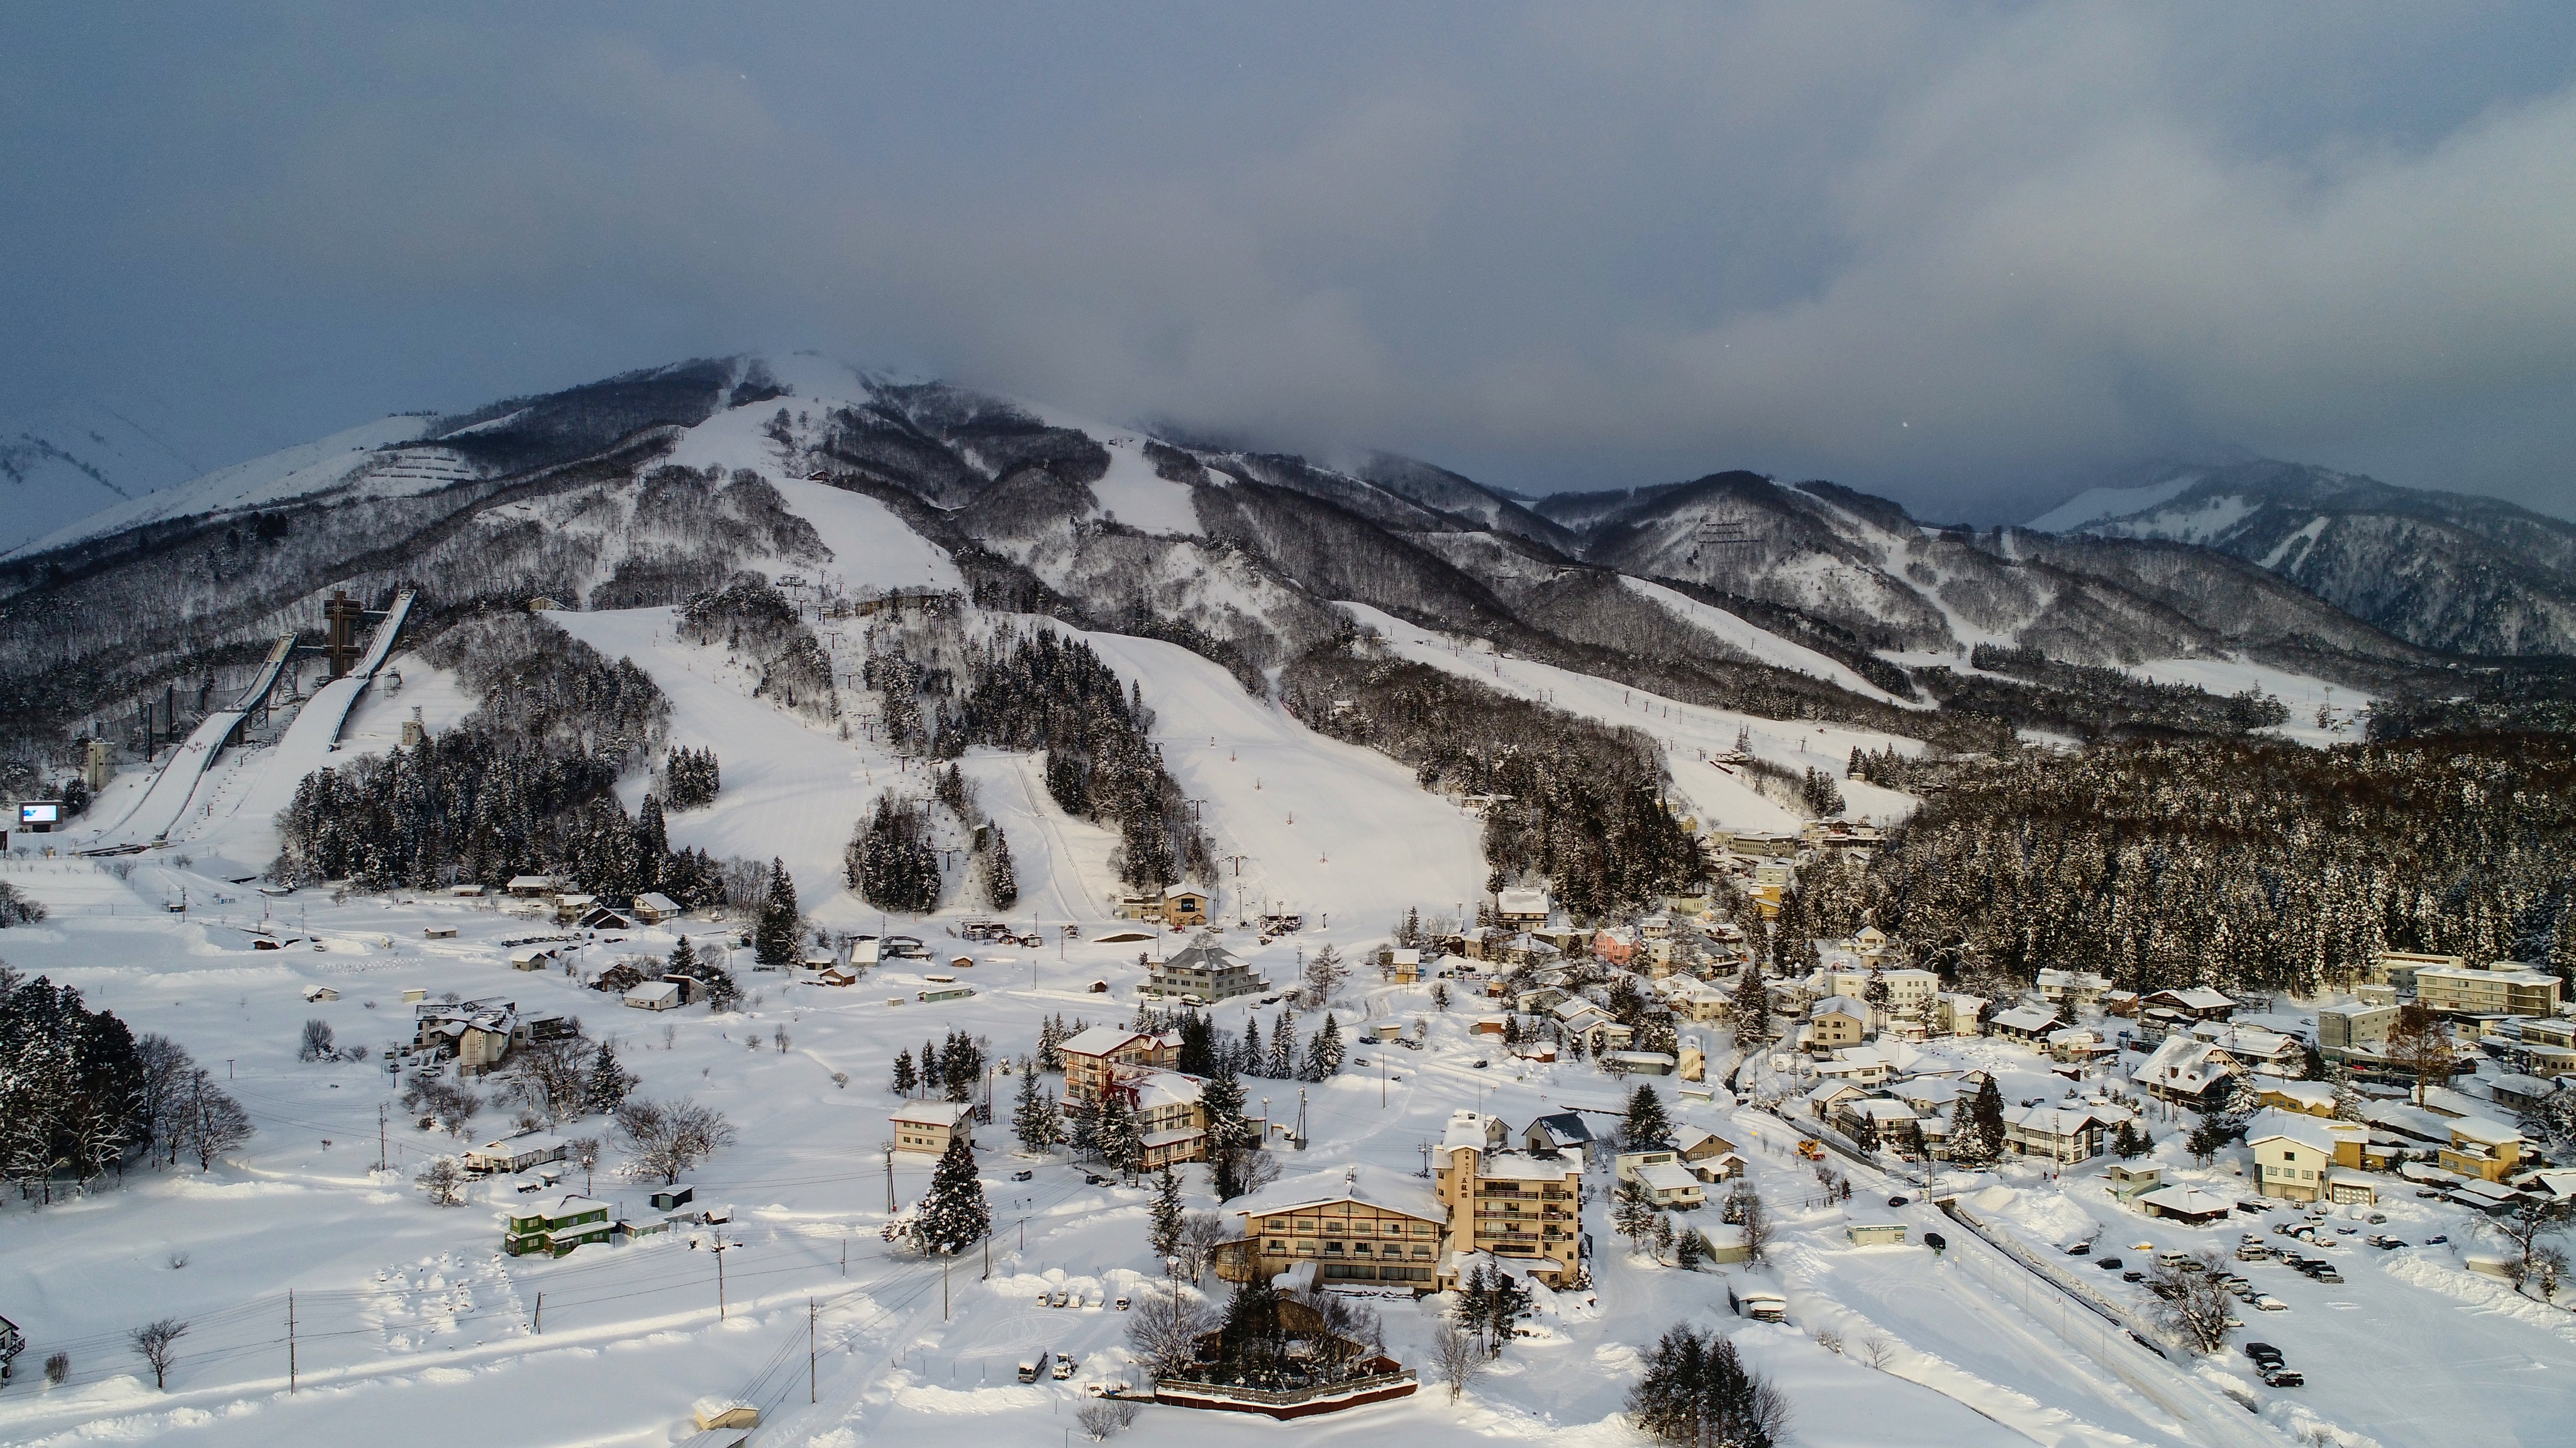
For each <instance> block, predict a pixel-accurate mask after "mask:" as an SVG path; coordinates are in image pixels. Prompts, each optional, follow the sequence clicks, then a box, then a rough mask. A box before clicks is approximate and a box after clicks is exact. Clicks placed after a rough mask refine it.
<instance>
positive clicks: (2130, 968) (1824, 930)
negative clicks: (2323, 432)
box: [1778, 734, 2576, 996]
mask: <svg viewBox="0 0 2576 1448" xmlns="http://www.w3.org/2000/svg"><path fill="white" fill-rule="evenodd" d="M1871 767H1872V769H1873V771H1876V770H1878V769H1879V768H1881V767H1882V765H1881V764H1880V763H1879V762H1878V761H1877V760H1875V759H1873V760H1872V763H1871ZM1891 772H1893V773H1896V774H1897V776H1898V777H1899V778H1902V777H1903V774H1904V772H1903V770H1901V769H1899V770H1893V771H1891ZM1926 772H1929V770H1928V767H1927V769H1926ZM1939 773H1940V775H1941V776H1942V778H1941V783H1940V787H1939V789H1938V791H1937V792H1936V793H1934V794H1933V795H1932V796H1931V798H1930V800H1929V802H1928V803H1927V804H1926V805H1925V806H1924V807H1923V808H1922V809H1921V810H1920V811H1918V812H1917V813H1916V814H1915V815H1914V817H1913V818H1912V819H1910V820H1909V821H1907V822H1906V823H1905V824H1904V825H1903V826H1902V827H1900V828H1898V829H1896V830H1894V831H1891V832H1890V834H1889V836H1888V838H1887V840H1886V841H1885V843H1884V845H1883V847H1882V848H1881V849H1880V850H1879V851H1878V852H1877V853H1876V855H1875V857H1874V858H1873V859H1872V860H1871V861H1870V862H1869V864H1868V866H1867V867H1866V868H1865V869H1854V868H1825V867H1818V868H1815V869H1810V870H1807V871H1804V872H1801V878H1800V880H1799V882H1798V885H1797V888H1796V889H1794V890H1793V891H1791V892H1790V893H1789V896H1788V898H1787V899H1785V900H1784V901H1783V905H1782V913H1781V917H1780V920H1779V922H1778V923H1779V926H1780V934H1781V936H1782V937H1784V938H1785V937H1787V936H1790V935H1808V934H1812V935H1824V936H1837V935H1844V934H1848V933H1850V932H1851V931H1852V930H1854V929H1856V928H1858V926H1859V925H1861V924H1862V923H1864V922H1867V921H1874V922H1875V923H1876V924H1878V925H1879V926H1880V927H1881V928H1883V929H1886V930H1888V931H1889V932H1890V933H1891V934H1895V935H1899V936H1901V937H1902V938H1904V939H1905V940H1906V941H1907V942H1908V943H1909V944H1910V945H1911V946H1912V947H1913V948H1914V949H1915V950H1916V951H1917V952H1918V953H1920V954H1922V955H1923V956H1924V957H1925V958H1926V963H1927V964H1930V965H1932V966H1933V967H1934V968H1935V969H1939V970H1942V971H1943V972H1945V973H1948V974H1956V973H1958V972H1959V971H1960V970H1962V969H1993V970H1999V971H2002V972H2004V973H2007V974H2009V975H2011V976H2014V977H2016V978H2019V979H2024V980H2026V979H2028V978H2030V976H2031V975H2032V974H2033V973H2034V972H2036V971H2037V970H2039V969H2041V968H2042V967H2046V966H2077V967H2084V968H2089V969H2094V970H2099V971H2101V972H2103V973H2104V974H2106V975H2108V976H2110V977H2111V978H2112V980H2113V981H2114V983H2115V984H2117V985H2118V986H2120V987H2122V988H2124V989H2131V990H2138V991H2153V990H2159V989H2163V988H2165V987H2168V986H2195V985H2207V986H2215V987H2217V988H2219V989H2222V990H2232V989H2236V988H2239V987H2251V988H2257V989H2273V990H2283V991H2288V992H2291V993H2293V994H2297V995H2301V996H2306V995H2312V994H2314V993H2315V992H2317V991H2319V990H2322V989H2326V988H2329V987H2342V986H2347V985H2349V984H2350V983H2351V982H2353V981H2355V980H2357V979H2359V978H2360V977H2361V975H2362V973H2363V971H2364V970H2366V969H2367V968H2368V966H2369V965H2370V964H2371V962H2372V960H2373V959H2374V958H2375V957H2376V956H2377V955H2378V954H2379V953H2380V952H2381V951H2384V950H2417V951H2432V952H2439V953H2444V954H2459V955H2465V956H2469V957H2471V958H2473V959H2478V960H2488V959H2519V960H2527V961H2534V962H2539V963H2541V964H2542V966H2543V968H2545V969H2549V970H2553V971H2556V972H2557V973H2559V974H2560V975H2561V976H2562V977H2567V976H2576V739H2571V738H2570V737H2568V736H2565V735H2556V734H2532V735H2485V736H2440V737H2425V738H2409V739H2404V740H2397V741H2389V742H2381V743H2369V744H2352V745H2342V746H2338V747H2335V748H2331V749H2310V748H2306V747H2303V746H2300V745H2295V744H2289V743H2279V742H2273V741H2268V740H2253V739H2201V740H2191V741H2181V742H2165V743H2139V744H2131V745H2124V746H2116V747H2107V748H2101V749H2096V750H2093V751H2091V752H2088V753H2085V754H2082V755H2073V756H2070V755H2063V754H2058V753H2055V752H2053V751H2042V750H2029V751H2021V752H2017V753H2015V754H2014V755H2012V756H2011V757H2009V758H2003V759H1991V760H1959V761H1950V762H1948V763H1947V764H1945V765H1942V766H1940V767H1939ZM1873 777H1875V774H1874V776H1873Z"/></svg>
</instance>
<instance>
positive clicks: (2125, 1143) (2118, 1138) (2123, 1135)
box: [2111, 1121, 2155, 1161]
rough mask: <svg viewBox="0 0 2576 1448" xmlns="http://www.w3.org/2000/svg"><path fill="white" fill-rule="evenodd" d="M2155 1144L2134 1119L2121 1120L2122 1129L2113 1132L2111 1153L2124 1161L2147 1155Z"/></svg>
mask: <svg viewBox="0 0 2576 1448" xmlns="http://www.w3.org/2000/svg"><path fill="white" fill-rule="evenodd" d="M2154 1145H2155V1143H2154V1142H2152V1141H2150V1140H2148V1139H2147V1134H2146V1133H2145V1132H2143V1131H2140V1130H2139V1129H2138V1123H2136V1122H2134V1121H2123V1122H2121V1123H2120V1129H2119V1130H2117V1131H2115V1132H2113V1133H2112V1134H2111V1153H2112V1155H2114V1156H2117V1157H2119V1158H2120V1159H2121V1160H2123V1161H2132V1160H2135V1159H2136V1158H2138V1157H2142V1156H2145V1155H2146V1154H2147V1152H2148V1151H2149V1150H2150V1149H2151V1148H2152V1147H2153V1146H2154Z"/></svg>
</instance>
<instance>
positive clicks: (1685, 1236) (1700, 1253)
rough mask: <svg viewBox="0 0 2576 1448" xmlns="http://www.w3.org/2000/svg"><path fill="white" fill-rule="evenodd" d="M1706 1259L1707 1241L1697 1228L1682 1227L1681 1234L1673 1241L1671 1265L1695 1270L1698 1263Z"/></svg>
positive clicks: (1697, 1267)
mask: <svg viewBox="0 0 2576 1448" xmlns="http://www.w3.org/2000/svg"><path fill="white" fill-rule="evenodd" d="M1706 1260H1708V1243H1707V1239H1706V1238H1704V1237H1702V1236H1701V1235H1700V1233H1699V1228H1697V1227H1684V1228H1682V1231H1681V1236H1680V1237H1679V1238H1677V1239H1676V1240H1675V1241H1674V1243H1673V1265H1674V1266H1676V1267H1679V1268H1680V1269H1682V1270H1683V1271H1685V1272H1697V1271H1698V1270H1699V1264H1700V1263H1702V1262H1704V1261H1706Z"/></svg>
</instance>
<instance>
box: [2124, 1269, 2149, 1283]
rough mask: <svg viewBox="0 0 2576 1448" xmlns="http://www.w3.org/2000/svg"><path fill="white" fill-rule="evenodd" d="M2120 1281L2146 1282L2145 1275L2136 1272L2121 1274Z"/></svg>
mask: <svg viewBox="0 0 2576 1448" xmlns="http://www.w3.org/2000/svg"><path fill="white" fill-rule="evenodd" d="M2120 1280H2121V1281H2123V1282H2144V1281H2146V1280H2147V1274H2145V1273H2144V1272H2138V1271H2129V1272H2123V1273H2121V1274H2120Z"/></svg>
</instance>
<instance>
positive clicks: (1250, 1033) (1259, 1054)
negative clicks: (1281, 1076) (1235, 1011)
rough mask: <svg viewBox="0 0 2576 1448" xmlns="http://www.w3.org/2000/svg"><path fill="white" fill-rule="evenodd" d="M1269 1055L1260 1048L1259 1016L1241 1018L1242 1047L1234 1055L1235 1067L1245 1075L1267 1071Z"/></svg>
mask: <svg viewBox="0 0 2576 1448" xmlns="http://www.w3.org/2000/svg"><path fill="white" fill-rule="evenodd" d="M1269 1067H1270V1056H1269V1053H1268V1052H1265V1051H1263V1050H1262V1049H1261V1017H1259V1016H1255V1015H1246V1016H1245V1017H1244V1018H1243V1049H1242V1050H1241V1051H1240V1052H1238V1053H1237V1054H1236V1056H1235V1069H1236V1070H1237V1071H1240V1072H1242V1073H1243V1074H1244V1075H1247V1076H1261V1075H1267V1074H1268V1073H1269Z"/></svg>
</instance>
